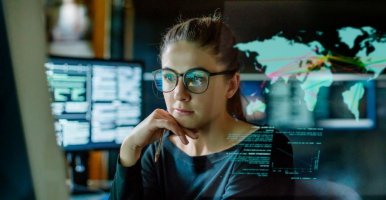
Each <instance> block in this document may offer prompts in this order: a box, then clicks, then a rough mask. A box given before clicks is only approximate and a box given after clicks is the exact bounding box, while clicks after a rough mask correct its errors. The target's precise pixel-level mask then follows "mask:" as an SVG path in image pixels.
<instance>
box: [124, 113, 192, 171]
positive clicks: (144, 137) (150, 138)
mask: <svg viewBox="0 0 386 200" xmlns="http://www.w3.org/2000/svg"><path fill="white" fill-rule="evenodd" d="M163 129H168V130H170V131H172V132H173V133H175V134H176V135H177V136H178V137H179V138H180V140H181V142H182V143H183V144H185V145H186V144H188V143H189V142H188V139H187V138H186V136H189V137H190V138H192V139H197V137H198V136H197V135H195V133H194V132H193V131H191V130H189V129H186V128H184V127H182V126H180V125H179V124H178V122H177V121H176V119H175V118H174V117H173V116H172V115H171V114H170V113H168V112H167V111H165V110H163V109H156V110H154V111H153V112H152V113H151V114H150V115H149V116H148V117H146V119H144V120H143V121H142V122H141V123H139V124H138V125H137V126H136V127H135V128H134V129H133V130H132V132H131V133H130V135H128V136H126V138H125V139H124V141H123V143H122V145H121V149H120V153H119V155H120V156H119V159H120V162H121V164H122V165H123V166H125V167H130V166H133V165H135V163H137V161H138V160H139V158H140V156H141V151H142V149H143V147H145V146H146V145H148V144H150V143H153V142H154V141H155V140H157V139H159V138H160V137H161V136H162V132H163Z"/></svg>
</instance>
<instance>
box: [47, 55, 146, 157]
mask: <svg viewBox="0 0 386 200" xmlns="http://www.w3.org/2000/svg"><path fill="white" fill-rule="evenodd" d="M45 67H46V74H47V79H48V84H49V88H50V93H51V98H52V104H51V107H52V113H53V115H54V116H55V130H56V136H57V142H58V144H59V145H60V146H61V147H63V149H64V150H66V151H79V150H93V149H111V148H118V147H119V146H120V144H121V143H122V141H123V139H124V138H125V136H127V135H128V134H130V131H131V129H133V127H134V126H135V125H137V124H138V123H139V122H140V121H141V119H142V110H143V109H142V104H143V103H142V85H143V83H142V81H143V65H142V63H141V62H137V61H114V60H98V59H80V58H63V57H50V58H49V59H48V61H47V63H46V64H45Z"/></svg>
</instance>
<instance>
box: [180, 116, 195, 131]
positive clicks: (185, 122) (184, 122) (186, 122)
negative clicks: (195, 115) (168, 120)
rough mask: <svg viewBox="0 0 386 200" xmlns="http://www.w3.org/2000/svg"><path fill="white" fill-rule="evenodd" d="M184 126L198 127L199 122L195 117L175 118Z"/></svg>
mask: <svg viewBox="0 0 386 200" xmlns="http://www.w3.org/2000/svg"><path fill="white" fill-rule="evenodd" d="M175 119H176V120H177V122H178V124H180V125H181V126H182V127H184V128H187V129H196V128H197V122H196V121H195V120H193V119H186V118H175Z"/></svg>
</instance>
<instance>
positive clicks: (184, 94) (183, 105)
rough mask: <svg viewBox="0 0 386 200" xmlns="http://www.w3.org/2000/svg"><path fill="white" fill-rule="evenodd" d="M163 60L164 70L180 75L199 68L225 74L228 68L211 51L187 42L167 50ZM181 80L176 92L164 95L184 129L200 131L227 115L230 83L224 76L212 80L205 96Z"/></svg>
mask: <svg viewBox="0 0 386 200" xmlns="http://www.w3.org/2000/svg"><path fill="white" fill-rule="evenodd" d="M161 60H162V68H166V67H167V68H171V69H173V70H175V71H176V72H178V73H179V74H181V73H185V72H186V71H187V70H189V69H192V68H197V67H201V68H204V69H206V70H208V71H209V72H220V71H224V70H225V67H224V66H222V65H220V64H219V63H217V62H216V59H215V56H213V55H212V54H210V52H209V51H208V50H205V49H203V48H200V47H198V46H196V45H195V44H194V43H191V42H185V41H180V42H176V43H173V44H169V45H168V46H166V48H164V52H163V54H162V57H161ZM178 79H179V80H178V84H177V86H176V88H175V89H174V90H173V91H171V92H168V93H164V98H165V103H166V107H167V110H168V112H169V113H170V114H172V115H173V117H174V118H176V120H177V121H178V123H179V124H180V125H181V126H183V127H186V128H191V129H199V128H202V127H204V126H206V125H208V124H210V123H211V122H213V120H216V119H218V118H219V117H220V116H223V115H224V114H226V113H227V111H226V101H227V99H228V98H227V97H229V91H228V90H229V87H228V85H229V84H228V82H229V81H225V80H226V78H225V76H224V75H219V76H212V77H210V78H209V86H208V89H207V90H206V91H205V92H204V93H202V94H194V93H191V92H189V91H188V90H187V89H186V88H185V86H184V84H183V81H182V77H179V78H178Z"/></svg>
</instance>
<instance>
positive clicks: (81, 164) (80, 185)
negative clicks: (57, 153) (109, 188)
mask: <svg viewBox="0 0 386 200" xmlns="http://www.w3.org/2000/svg"><path fill="white" fill-rule="evenodd" d="M66 158H67V162H68V163H69V166H70V170H69V176H70V190H71V194H74V195H76V194H95V193H103V192H105V191H103V190H101V189H95V188H90V187H89V186H88V184H87V183H88V173H89V167H88V159H89V152H88V151H76V152H73V151H72V152H67V153H66Z"/></svg>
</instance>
